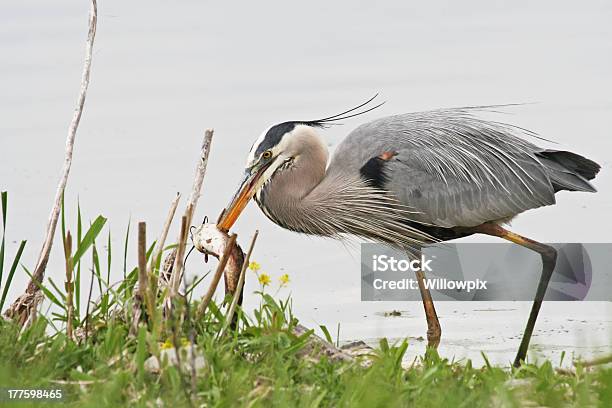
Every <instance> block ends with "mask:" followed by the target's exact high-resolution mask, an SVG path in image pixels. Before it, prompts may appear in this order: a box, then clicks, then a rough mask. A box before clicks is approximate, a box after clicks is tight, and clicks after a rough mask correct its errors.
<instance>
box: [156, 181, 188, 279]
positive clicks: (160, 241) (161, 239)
mask: <svg viewBox="0 0 612 408" xmlns="http://www.w3.org/2000/svg"><path fill="white" fill-rule="evenodd" d="M180 199H181V193H176V197H175V198H174V200H173V201H172V204H170V210H168V216H167V217H166V222H165V223H164V228H163V229H162V232H161V235H160V236H159V239H158V240H157V244H156V246H155V252H154V253H153V258H152V260H151V271H152V272H154V270H155V268H156V267H157V264H158V262H159V261H160V259H161V255H162V252H163V251H164V244H165V243H166V238H167V237H168V230H170V225H172V220H173V219H174V214H175V213H176V208H177V207H178V203H179V200H180ZM166 283H167V281H166V277H165V276H164V274H163V273H162V272H160V273H159V277H158V280H157V287H160V286H162V285H165V284H166Z"/></svg>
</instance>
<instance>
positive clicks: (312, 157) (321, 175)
mask: <svg viewBox="0 0 612 408" xmlns="http://www.w3.org/2000/svg"><path fill="white" fill-rule="evenodd" d="M327 160H328V151H327V148H326V146H325V145H323V144H322V143H318V142H316V141H314V142H313V143H312V145H311V146H310V147H309V148H308V149H305V153H300V154H299V155H296V157H295V159H294V160H293V162H292V163H291V164H290V165H289V166H288V167H287V168H285V169H282V170H279V171H278V172H277V173H276V174H275V175H274V176H273V177H272V179H271V180H270V181H269V182H268V183H267V184H266V185H265V186H264V187H263V189H262V191H261V194H259V195H258V197H257V200H256V201H257V203H258V205H259V207H260V208H261V209H262V211H263V212H264V213H265V214H266V215H267V216H268V218H270V219H271V220H272V221H274V222H275V223H276V224H279V225H280V226H282V227H284V228H288V229H291V230H294V231H299V232H306V231H304V230H305V228H306V226H305V225H304V223H305V222H308V221H305V220H312V219H316V213H317V206H320V205H321V204H322V202H321V201H322V198H323V197H324V196H325V195H324V194H323V195H322V194H321V191H322V189H324V187H325V184H324V183H322V181H323V180H324V179H325V177H326V166H327Z"/></svg>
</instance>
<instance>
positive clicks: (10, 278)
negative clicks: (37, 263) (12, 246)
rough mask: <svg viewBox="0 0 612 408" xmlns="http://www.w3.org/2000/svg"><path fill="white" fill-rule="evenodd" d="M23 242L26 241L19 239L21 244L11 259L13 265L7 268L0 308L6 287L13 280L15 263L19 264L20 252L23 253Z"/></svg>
mask: <svg viewBox="0 0 612 408" xmlns="http://www.w3.org/2000/svg"><path fill="white" fill-rule="evenodd" d="M25 244H26V241H21V244H19V249H18V250H17V254H16V255H15V259H14V260H13V265H11V269H10V270H9V274H8V277H7V278H6V282H5V284H4V290H3V291H2V299H1V300H0V310H3V309H4V302H5V300H6V295H7V294H8V289H9V287H10V286H11V281H12V280H13V276H14V275H15V270H16V269H17V265H19V259H21V254H23V248H25Z"/></svg>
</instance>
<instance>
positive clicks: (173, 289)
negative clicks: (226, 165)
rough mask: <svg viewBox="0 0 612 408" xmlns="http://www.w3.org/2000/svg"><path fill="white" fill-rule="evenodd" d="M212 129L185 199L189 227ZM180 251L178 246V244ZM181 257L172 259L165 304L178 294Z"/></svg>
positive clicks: (201, 152)
mask: <svg viewBox="0 0 612 408" xmlns="http://www.w3.org/2000/svg"><path fill="white" fill-rule="evenodd" d="M212 137H213V130H212V129H207V130H206V131H205V132H204V140H203V141H202V148H201V150H200V160H199V162H198V167H197V168H196V175H195V179H194V181H193V186H192V189H191V195H190V196H189V200H188V201H187V208H186V209H185V215H184V217H185V219H186V225H187V227H189V225H191V219H192V218H193V212H194V211H195V207H196V205H197V203H198V199H199V198H200V194H201V191H202V183H203V182H204V175H205V174H206V165H207V164H208V154H209V153H210V145H211V143H212ZM183 237H185V239H186V238H187V232H186V231H185V233H184V234H183V231H181V235H180V236H179V242H180V241H181V240H182V239H183ZM179 252H180V246H179ZM182 268H183V258H182V256H178V254H177V257H176V258H175V260H174V266H173V268H172V277H171V279H170V290H169V291H168V295H167V297H168V298H169V299H167V300H166V304H168V305H169V304H170V303H171V299H172V298H174V297H175V296H176V295H177V294H178V290H179V285H180V283H181V277H182V273H183V270H182Z"/></svg>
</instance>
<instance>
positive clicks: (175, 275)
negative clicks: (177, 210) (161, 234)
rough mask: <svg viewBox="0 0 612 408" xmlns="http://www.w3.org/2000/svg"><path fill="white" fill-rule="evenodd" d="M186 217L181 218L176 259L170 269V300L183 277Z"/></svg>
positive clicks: (176, 291) (174, 295)
mask: <svg viewBox="0 0 612 408" xmlns="http://www.w3.org/2000/svg"><path fill="white" fill-rule="evenodd" d="M188 225H189V224H188V221H187V216H186V215H183V217H182V218H181V234H180V235H179V243H178V248H177V252H176V259H175V260H174V268H173V269H172V278H171V280H170V292H169V293H170V298H171V299H172V298H174V297H176V295H177V294H178V286H179V284H180V279H181V277H182V276H183V275H182V270H183V258H184V257H185V248H186V247H187V226H188Z"/></svg>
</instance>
